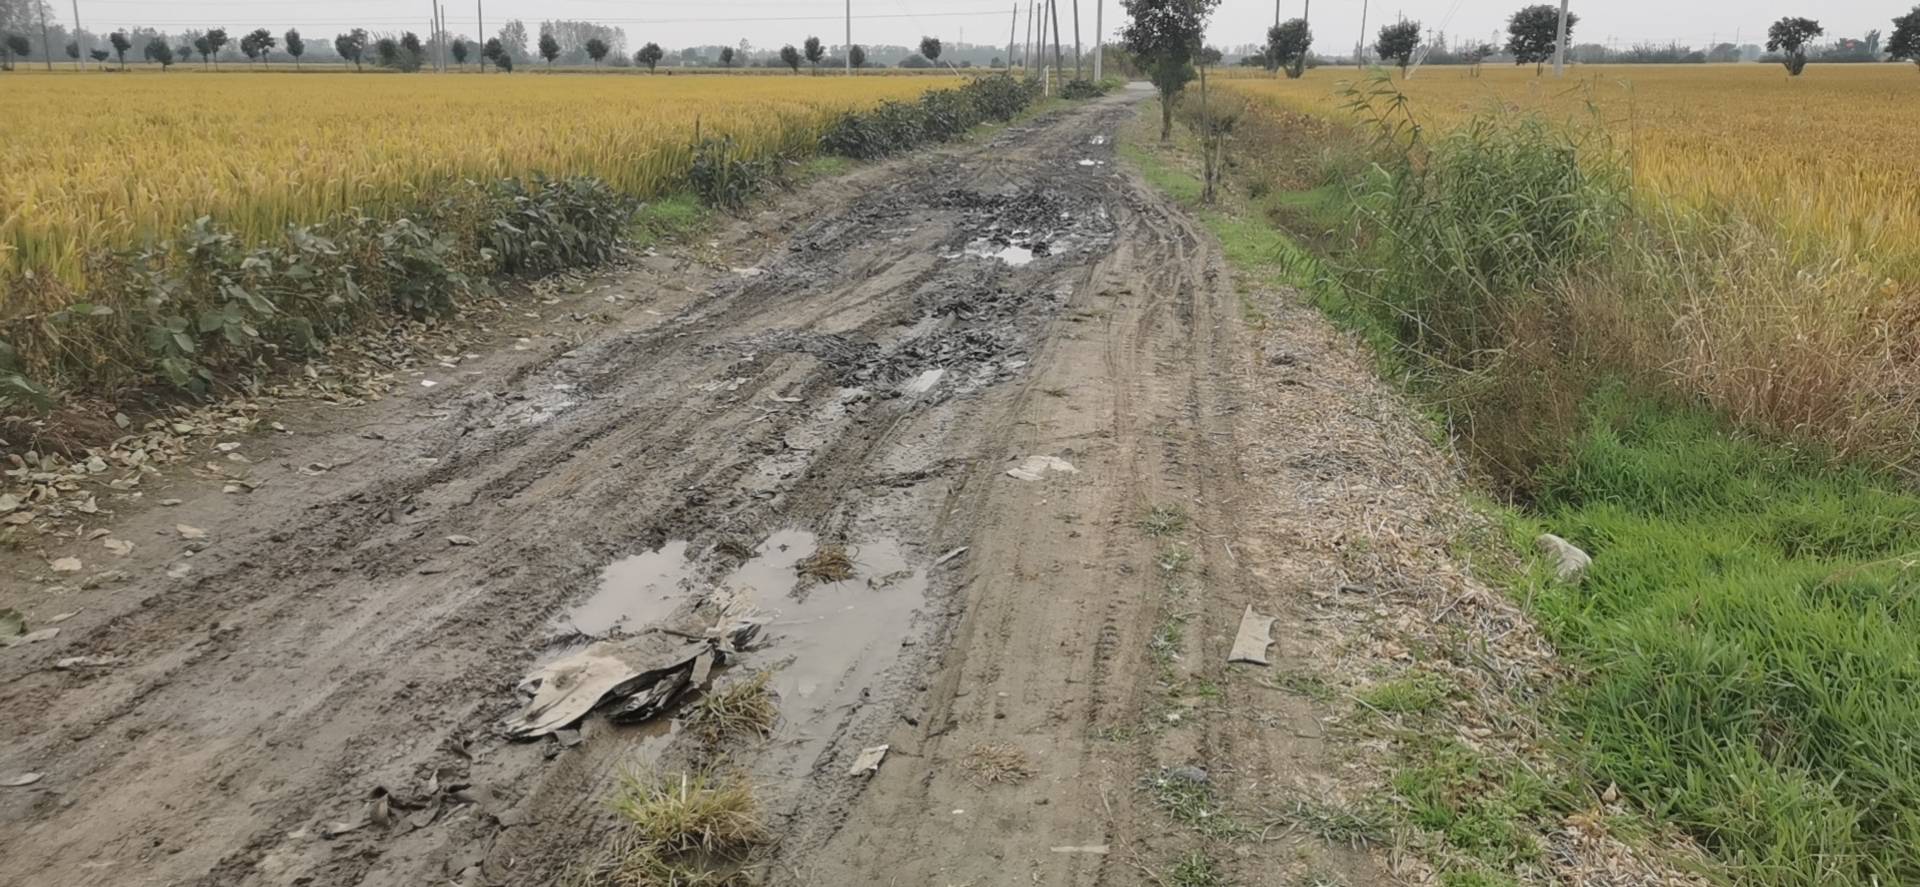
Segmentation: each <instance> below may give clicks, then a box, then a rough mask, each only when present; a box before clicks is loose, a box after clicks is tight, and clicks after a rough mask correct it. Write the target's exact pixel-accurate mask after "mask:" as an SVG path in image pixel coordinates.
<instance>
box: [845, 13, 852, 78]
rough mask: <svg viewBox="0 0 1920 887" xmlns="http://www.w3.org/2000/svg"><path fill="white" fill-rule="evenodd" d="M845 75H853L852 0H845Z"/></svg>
mask: <svg viewBox="0 0 1920 887" xmlns="http://www.w3.org/2000/svg"><path fill="white" fill-rule="evenodd" d="M844 52H845V53H846V56H847V76H848V77H852V76H853V0H847V48H846V49H845V50H844Z"/></svg>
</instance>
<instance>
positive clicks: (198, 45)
mask: <svg viewBox="0 0 1920 887" xmlns="http://www.w3.org/2000/svg"><path fill="white" fill-rule="evenodd" d="M193 51H194V52H195V53H197V54H198V55H199V56H200V66H201V67H203V68H204V67H206V66H207V62H208V61H209V60H211V59H212V58H213V43H212V42H210V41H208V40H207V35H205V34H202V35H200V36H198V37H195V38H193ZM67 54H68V55H70V56H73V57H74V58H79V57H80V47H79V45H78V44H68V52H67Z"/></svg>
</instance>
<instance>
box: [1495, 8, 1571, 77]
mask: <svg viewBox="0 0 1920 887" xmlns="http://www.w3.org/2000/svg"><path fill="white" fill-rule="evenodd" d="M1579 23H1580V16H1578V15H1575V14H1573V13H1567V40H1568V42H1572V40H1573V26H1574V25H1576V24H1579ZM1559 45H1560V7H1558V6H1554V5H1551V4H1547V3H1541V4H1538V5H1535V6H1529V7H1527V8H1525V9H1522V10H1520V11H1519V12H1516V13H1514V14H1513V18H1510V19H1507V51H1508V52H1511V53H1513V63H1514V64H1515V65H1533V66H1534V73H1536V74H1537V73H1540V71H1541V70H1542V69H1543V68H1544V66H1545V65H1546V63H1547V62H1548V61H1549V60H1551V59H1552V58H1553V52H1554V50H1555V49H1556V48H1558V47H1559Z"/></svg>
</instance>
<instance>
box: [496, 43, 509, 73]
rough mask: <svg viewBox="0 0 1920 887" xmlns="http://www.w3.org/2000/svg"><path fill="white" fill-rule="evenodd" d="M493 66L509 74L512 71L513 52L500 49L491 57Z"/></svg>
mask: <svg viewBox="0 0 1920 887" xmlns="http://www.w3.org/2000/svg"><path fill="white" fill-rule="evenodd" d="M493 66H494V67H496V68H499V69H500V70H502V71H505V72H507V73H509V74H511V73H513V53H511V52H507V51H506V50H505V49H502V50H501V51H500V54H499V55H496V56H494V57H493Z"/></svg>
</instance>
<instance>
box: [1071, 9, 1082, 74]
mask: <svg viewBox="0 0 1920 887" xmlns="http://www.w3.org/2000/svg"><path fill="white" fill-rule="evenodd" d="M1081 55H1082V53H1081V52H1080V0H1073V79H1075V80H1079V79H1081V77H1080V57H1081Z"/></svg>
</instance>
